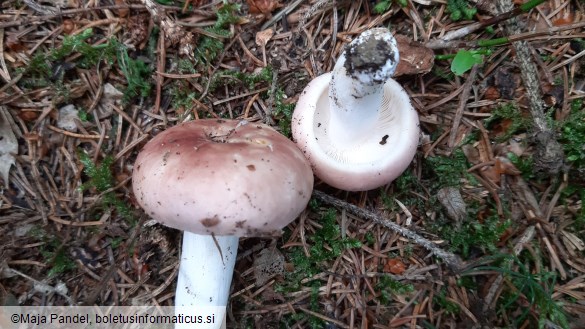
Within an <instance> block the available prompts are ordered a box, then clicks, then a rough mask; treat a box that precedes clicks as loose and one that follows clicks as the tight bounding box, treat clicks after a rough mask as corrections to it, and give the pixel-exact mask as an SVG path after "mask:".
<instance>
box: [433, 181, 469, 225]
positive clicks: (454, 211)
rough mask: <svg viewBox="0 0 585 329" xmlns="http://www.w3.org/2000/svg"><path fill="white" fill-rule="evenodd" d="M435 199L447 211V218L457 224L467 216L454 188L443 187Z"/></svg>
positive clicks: (457, 190)
mask: <svg viewBox="0 0 585 329" xmlns="http://www.w3.org/2000/svg"><path fill="white" fill-rule="evenodd" d="M437 199H439V202H440V203H441V204H442V205H443V207H445V209H446V210H447V216H449V218H451V219H452V220H454V221H456V222H457V223H461V221H462V220H463V219H464V218H465V216H466V214H467V209H466V206H465V201H463V197H462V196H461V192H459V189H458V188H456V187H444V188H442V189H440V190H439V192H438V193H437Z"/></svg>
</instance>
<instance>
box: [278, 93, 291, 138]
mask: <svg viewBox="0 0 585 329" xmlns="http://www.w3.org/2000/svg"><path fill="white" fill-rule="evenodd" d="M284 95H285V94H284V91H283V90H282V89H280V88H277V89H276V91H275V93H274V111H273V116H274V118H275V119H276V120H278V127H279V128H280V132H281V133H282V134H283V135H285V136H287V137H291V130H290V125H291V120H292V115H293V112H294V110H295V104H285V103H284Z"/></svg>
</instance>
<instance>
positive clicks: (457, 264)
mask: <svg viewBox="0 0 585 329" xmlns="http://www.w3.org/2000/svg"><path fill="white" fill-rule="evenodd" d="M313 196H314V197H315V198H316V199H317V200H319V201H322V202H325V203H327V204H329V205H332V206H334V207H338V208H341V209H345V210H346V211H347V212H349V213H352V214H354V215H355V216H357V217H360V218H364V219H367V220H371V221H373V222H374V223H376V224H379V225H382V226H384V227H386V228H388V229H390V230H392V231H394V232H396V233H399V234H400V235H402V236H404V237H406V238H408V239H410V240H411V241H413V242H414V243H416V244H418V245H420V246H422V247H424V248H425V249H427V250H429V251H430V252H431V253H433V254H434V255H435V256H437V257H439V258H441V259H442V260H443V261H444V262H445V263H446V264H447V266H448V267H449V268H450V269H451V270H452V271H453V272H455V273H457V272H458V271H460V270H461V269H463V268H464V265H463V263H462V261H461V259H460V258H459V256H457V255H455V254H453V253H450V252H448V251H445V250H443V249H441V248H440V247H439V246H437V245H436V244H434V243H433V242H431V241H429V240H427V239H425V238H423V237H422V236H420V235H418V234H417V233H415V232H413V231H411V230H409V229H406V228H404V227H402V226H400V225H398V224H396V223H394V222H391V221H389V220H387V219H385V218H383V217H381V216H379V215H377V214H375V213H373V212H371V211H368V210H365V209H362V208H359V207H357V206H354V205H352V204H350V203H347V202H345V201H343V200H340V199H337V198H335V197H332V196H330V195H327V194H325V193H323V192H321V191H317V190H314V191H313Z"/></svg>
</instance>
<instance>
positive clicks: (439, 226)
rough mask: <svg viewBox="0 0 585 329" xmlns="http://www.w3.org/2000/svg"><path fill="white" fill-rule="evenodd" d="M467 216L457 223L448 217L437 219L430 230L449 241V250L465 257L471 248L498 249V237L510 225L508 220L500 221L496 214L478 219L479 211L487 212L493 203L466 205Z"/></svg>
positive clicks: (492, 251) (489, 252) (484, 250)
mask: <svg viewBox="0 0 585 329" xmlns="http://www.w3.org/2000/svg"><path fill="white" fill-rule="evenodd" d="M467 208H468V211H467V217H466V218H465V219H464V220H463V221H462V223H460V224H459V226H457V225H455V224H454V223H452V221H451V220H450V219H446V218H443V219H439V220H438V221H437V222H436V223H435V224H433V225H432V226H431V230H432V231H434V232H436V233H437V234H438V235H439V236H440V237H442V238H443V239H445V240H447V241H448V242H449V249H450V250H451V251H454V252H457V253H459V254H461V255H462V256H463V257H464V258H467V257H468V256H469V255H470V253H471V250H472V249H473V248H476V249H478V250H481V251H482V252H483V253H484V254H488V255H491V254H494V253H496V252H497V251H498V246H497V244H498V242H499V241H500V237H501V236H502V234H503V233H504V232H505V231H506V229H507V228H508V227H510V225H511V221H510V220H505V221H502V220H501V219H500V218H499V217H498V215H497V214H493V215H491V216H488V217H487V218H485V219H484V220H483V221H481V222H480V221H479V220H478V217H479V215H480V213H485V212H489V211H490V209H492V208H493V205H483V206H479V205H478V204H477V203H473V204H470V205H468V207H467Z"/></svg>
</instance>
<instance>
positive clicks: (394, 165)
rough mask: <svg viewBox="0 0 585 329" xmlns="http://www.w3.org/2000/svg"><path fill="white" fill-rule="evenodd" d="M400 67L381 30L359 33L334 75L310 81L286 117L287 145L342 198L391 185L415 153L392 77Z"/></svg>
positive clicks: (414, 126) (407, 111) (410, 123)
mask: <svg viewBox="0 0 585 329" xmlns="http://www.w3.org/2000/svg"><path fill="white" fill-rule="evenodd" d="M398 61H399V54H398V48H397V46H396V40H395V39H394V37H393V36H392V34H391V33H390V31H388V29H386V28H374V29H370V30H367V31H365V32H363V33H361V34H360V35H359V36H358V37H357V38H356V39H355V40H353V41H352V42H351V43H350V44H349V45H348V47H347V48H346V49H345V50H344V51H343V52H342V54H341V55H340V57H339V59H338V60H337V62H336V64H335V67H334V69H333V72H330V73H325V74H323V75H321V76H319V77H317V78H315V79H313V81H311V82H310V83H309V84H308V85H307V87H305V89H304V90H303V92H302V93H301V96H300V97H299V101H298V102H297V105H296V107H295V111H294V113H293V116H292V123H291V130H292V134H293V140H294V141H295V142H296V143H297V145H298V146H299V148H300V149H301V150H302V151H303V153H304V154H305V156H306V157H307V159H308V160H309V162H310V163H311V166H312V168H313V171H314V173H315V175H316V176H317V177H319V178H321V179H322V180H323V181H324V182H326V183H327V184H329V185H331V186H334V187H337V188H340V189H344V190H348V191H363V190H370V189H373V188H376V187H379V186H382V185H384V184H387V183H389V182H391V181H392V180H394V179H395V178H396V177H398V176H399V175H400V174H401V173H402V172H403V171H404V170H405V169H406V168H407V167H408V165H409V164H410V162H411V161H412V159H413V157H414V155H415V153H416V148H417V145H418V138H419V121H418V115H417V113H416V110H415V109H414V108H413V107H412V105H411V104H410V99H409V97H408V94H407V93H406V92H405V91H404V89H403V88H402V87H401V86H400V85H399V84H398V83H397V82H396V81H394V80H393V79H392V78H391V77H392V76H393V74H394V71H395V69H396V66H397V64H398Z"/></svg>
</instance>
